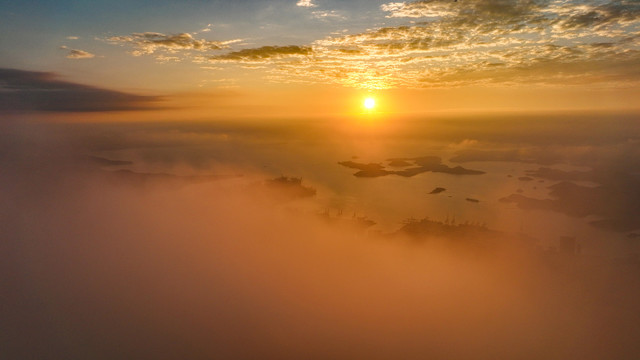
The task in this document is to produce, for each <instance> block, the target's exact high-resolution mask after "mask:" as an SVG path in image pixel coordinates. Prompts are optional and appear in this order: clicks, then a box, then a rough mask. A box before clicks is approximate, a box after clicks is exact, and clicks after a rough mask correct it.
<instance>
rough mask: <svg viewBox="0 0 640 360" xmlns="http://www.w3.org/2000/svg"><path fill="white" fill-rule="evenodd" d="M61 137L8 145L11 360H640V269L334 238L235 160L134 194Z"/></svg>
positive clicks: (462, 247) (530, 251)
mask: <svg viewBox="0 0 640 360" xmlns="http://www.w3.org/2000/svg"><path fill="white" fill-rule="evenodd" d="M56 129H57V128H56ZM67 131H71V132H73V131H75V130H73V129H71V130H69V129H67V130H60V129H57V130H56V131H52V128H49V127H39V126H24V127H21V126H17V127H16V126H5V127H4V128H3V133H2V137H1V138H0V139H1V140H0V141H1V142H0V145H1V148H2V152H1V154H2V155H0V168H1V169H3V171H2V172H0V189H2V191H1V192H0V219H1V221H0V224H2V227H1V228H0V231H1V238H2V239H3V241H2V242H1V243H0V257H1V258H0V283H2V288H3V295H2V298H1V300H0V301H1V305H2V306H0V309H1V310H0V316H1V318H2V319H3V321H2V327H1V328H2V332H1V333H0V352H1V353H2V354H3V356H2V357H3V358H8V359H21V358H43V359H59V358H66V359H87V358H91V359H117V358H123V359H124V358H132V359H176V358H189V359H200V358H202V359H210V358H218V359H257V358H259V359H272V358H273V359H363V358H369V359H425V358H430V359H513V358H518V359H602V358H617V359H621V358H635V357H637V356H639V355H640V344H638V342H637V341H636V340H637V339H636V338H637V336H636V334H638V333H639V332H640V311H639V310H640V308H639V307H640V305H638V302H637V299H638V296H639V295H640V277H639V270H640V268H639V267H638V262H637V259H634V258H625V259H610V258H593V257H589V258H587V257H582V256H579V255H577V254H575V253H574V252H571V253H554V254H551V255H549V253H548V252H544V251H541V250H540V249H538V248H536V244H535V243H527V242H526V239H523V240H522V241H519V242H515V241H514V242H507V241H503V240H500V239H498V238H496V239H495V240H494V241H492V239H483V241H488V242H489V243H490V244H491V246H488V247H482V248H478V247H476V246H470V245H471V244H475V243H476V242H477V241H478V239H476V238H472V237H471V235H467V236H466V237H464V236H463V237H462V238H456V239H455V243H452V239H450V238H447V237H446V236H443V237H437V236H431V237H427V238H426V239H425V238H422V239H421V241H415V239H414V238H412V237H410V236H405V235H402V234H395V235H394V236H391V235H388V234H379V235H376V234H375V233H374V232H366V231H362V230H361V229H355V228H352V227H344V226H339V225H337V224H336V222H332V221H326V219H324V218H323V217H322V216H318V214H317V212H315V210H316V208H315V207H314V206H313V202H314V197H315V196H316V194H315V192H314V191H312V190H311V188H305V189H309V190H306V191H305V192H304V194H305V196H288V197H287V196H277V195H276V196H274V193H278V191H280V190H278V188H277V186H276V187H274V186H270V185H269V184H273V181H274V180H272V182H271V183H270V182H264V183H262V184H264V186H257V185H256V181H259V179H263V180H266V179H268V178H269V176H268V174H267V173H266V172H261V171H260V170H259V169H257V168H258V167H257V166H245V165H243V163H242V162H241V161H237V162H236V165H235V166H232V165H230V164H229V163H227V165H226V166H224V167H222V168H221V169H222V170H219V172H218V173H211V174H209V177H206V178H202V177H198V176H201V175H194V174H186V173H184V174H183V173H181V174H175V173H173V174H168V173H167V174H165V176H161V177H160V178H157V177H156V178H153V177H151V178H144V179H143V181H133V182H132V181H130V176H128V175H123V176H113V175H114V172H115V169H113V167H116V168H117V167H118V166H126V165H130V164H129V163H126V161H129V159H108V158H100V157H99V159H96V158H91V156H94V157H95V156H96V155H95V153H96V151H95V148H94V149H93V150H92V147H91V146H87V144H92V145H93V146H95V145H96V144H95V142H94V143H92V140H91V139H94V140H95V139H96V137H94V138H91V137H90V136H85V137H82V138H80V140H82V141H80V140H78V138H74V139H76V141H69V139H70V138H69V137H67V136H66V135H65V134H67ZM174 135H175V134H174ZM100 138H102V139H104V138H105V136H104V134H103V133H102V134H101V137H100ZM175 138H176V139H178V140H177V141H179V140H180V137H179V136H175ZM120 140H121V139H120V138H117V139H116V140H115V141H114V142H117V141H120ZM100 154H103V153H100ZM203 156H204V155H203ZM229 156H230V157H233V156H239V155H237V154H236V155H229ZM100 159H102V160H100ZM109 161H113V162H115V163H113V162H112V163H110V162H109ZM119 161H120V162H119ZM123 162H125V163H123ZM334 164H335V162H334ZM170 169H173V170H175V168H170ZM219 169H220V168H219ZM223 170H224V171H223ZM156 174H157V173H156ZM240 175H242V176H240ZM291 175H294V176H295V175H297V174H291ZM202 176H204V175H202ZM256 179H257V180H256ZM275 181H276V183H278V182H280V183H282V182H286V183H289V182H291V183H295V184H297V180H292V179H288V178H284V179H280V180H275ZM258 184H261V183H260V182H258ZM302 184H303V185H305V184H306V183H304V182H303V183H302ZM305 186H306V185H305ZM322 190H323V189H320V190H319V191H322ZM428 190H431V189H428ZM428 190H427V191H428ZM445 194H447V193H444V194H442V195H438V196H440V197H442V196H445ZM430 198H433V197H430Z"/></svg>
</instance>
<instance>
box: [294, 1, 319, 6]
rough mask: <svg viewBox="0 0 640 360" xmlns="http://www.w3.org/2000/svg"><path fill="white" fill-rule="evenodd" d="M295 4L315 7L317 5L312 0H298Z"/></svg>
mask: <svg viewBox="0 0 640 360" xmlns="http://www.w3.org/2000/svg"><path fill="white" fill-rule="evenodd" d="M296 5H297V6H302V7H316V6H318V5H316V4H314V3H313V1H312V0H299V1H298V2H297V3H296Z"/></svg>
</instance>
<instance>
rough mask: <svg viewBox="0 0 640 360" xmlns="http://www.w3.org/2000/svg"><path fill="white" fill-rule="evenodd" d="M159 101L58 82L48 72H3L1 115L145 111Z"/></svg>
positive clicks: (0, 98)
mask: <svg viewBox="0 0 640 360" xmlns="http://www.w3.org/2000/svg"><path fill="white" fill-rule="evenodd" d="M160 100H161V99H160V97H158V96H143V95H135V94H129V93H124V92H120V91H114V90H108V89H102V88H97V87H93V86H88V85H82V84H76V83H72V82H68V81H64V80H59V79H57V76H56V74H54V73H49V72H38V71H25V70H17V69H0V111H51V112H83V111H87V112H89V111H119V110H143V109H151V108H154V107H157V102H158V101H160Z"/></svg>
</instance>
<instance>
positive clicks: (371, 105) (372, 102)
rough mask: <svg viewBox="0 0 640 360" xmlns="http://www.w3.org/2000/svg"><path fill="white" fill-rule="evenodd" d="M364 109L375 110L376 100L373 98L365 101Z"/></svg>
mask: <svg viewBox="0 0 640 360" xmlns="http://www.w3.org/2000/svg"><path fill="white" fill-rule="evenodd" d="M364 107H365V108H367V109H368V110H371V109H373V108H374V107H376V100H375V99H374V98H371V97H368V98H366V99H364Z"/></svg>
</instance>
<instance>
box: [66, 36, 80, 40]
mask: <svg viewBox="0 0 640 360" xmlns="http://www.w3.org/2000/svg"><path fill="white" fill-rule="evenodd" d="M66 39H67V40H78V39H80V38H79V37H78V36H67V37H66Z"/></svg>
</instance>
